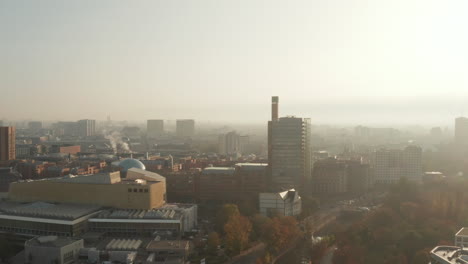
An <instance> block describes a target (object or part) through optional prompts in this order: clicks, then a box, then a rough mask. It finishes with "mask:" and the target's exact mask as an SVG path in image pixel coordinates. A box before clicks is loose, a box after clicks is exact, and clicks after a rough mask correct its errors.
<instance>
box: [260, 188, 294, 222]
mask: <svg viewBox="0 0 468 264" xmlns="http://www.w3.org/2000/svg"><path fill="white" fill-rule="evenodd" d="M259 208H260V214H262V215H265V216H276V215H281V216H297V215H300V214H301V212H302V200H301V197H300V196H299V194H298V192H297V191H296V190H294V189H290V190H287V191H284V192H278V193H260V194H259Z"/></svg>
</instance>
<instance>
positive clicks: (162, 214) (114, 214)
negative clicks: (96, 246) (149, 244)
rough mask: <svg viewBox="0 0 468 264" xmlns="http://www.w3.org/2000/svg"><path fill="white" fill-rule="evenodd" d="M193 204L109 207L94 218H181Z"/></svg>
mask: <svg viewBox="0 0 468 264" xmlns="http://www.w3.org/2000/svg"><path fill="white" fill-rule="evenodd" d="M195 206H196V205H193V204H166V205H164V206H162V207H160V208H155V209H151V210H142V209H109V210H104V211H102V212H101V213H99V214H98V215H96V216H94V217H93V219H126V220H153V219H154V220H157V219H160V220H180V219H181V218H182V217H183V212H184V210H186V209H190V208H193V207H195Z"/></svg>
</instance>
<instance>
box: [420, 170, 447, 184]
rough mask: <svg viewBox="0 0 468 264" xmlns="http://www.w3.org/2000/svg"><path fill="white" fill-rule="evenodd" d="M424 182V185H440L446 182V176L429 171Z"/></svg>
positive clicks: (424, 176)
mask: <svg viewBox="0 0 468 264" xmlns="http://www.w3.org/2000/svg"><path fill="white" fill-rule="evenodd" d="M422 180H423V182H424V183H440V182H442V181H444V180H445V175H444V174H443V173H442V172H439V171H427V172H425V173H424V175H423V179H422Z"/></svg>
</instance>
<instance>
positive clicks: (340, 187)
mask: <svg viewBox="0 0 468 264" xmlns="http://www.w3.org/2000/svg"><path fill="white" fill-rule="evenodd" d="M311 186H312V190H313V192H314V193H320V194H337V193H345V192H347V191H348V165H347V164H346V163H345V162H343V161H340V160H337V159H335V158H328V159H324V160H319V161H316V162H315V163H314V168H313V172H312V182H311Z"/></svg>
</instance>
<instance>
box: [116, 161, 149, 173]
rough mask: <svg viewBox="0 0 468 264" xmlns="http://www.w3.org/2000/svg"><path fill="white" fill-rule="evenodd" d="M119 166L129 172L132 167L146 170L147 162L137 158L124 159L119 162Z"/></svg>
mask: <svg viewBox="0 0 468 264" xmlns="http://www.w3.org/2000/svg"><path fill="white" fill-rule="evenodd" d="M119 167H121V168H122V171H123V172H127V171H128V170H129V169H131V168H137V169H142V170H146V167H145V164H143V163H141V161H139V160H136V159H124V160H122V161H121V162H120V163H119Z"/></svg>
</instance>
